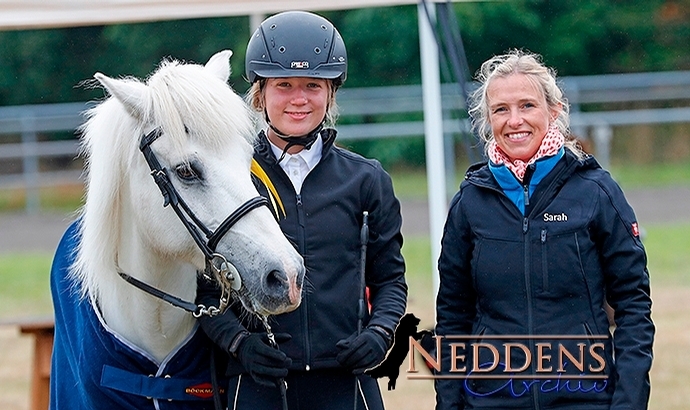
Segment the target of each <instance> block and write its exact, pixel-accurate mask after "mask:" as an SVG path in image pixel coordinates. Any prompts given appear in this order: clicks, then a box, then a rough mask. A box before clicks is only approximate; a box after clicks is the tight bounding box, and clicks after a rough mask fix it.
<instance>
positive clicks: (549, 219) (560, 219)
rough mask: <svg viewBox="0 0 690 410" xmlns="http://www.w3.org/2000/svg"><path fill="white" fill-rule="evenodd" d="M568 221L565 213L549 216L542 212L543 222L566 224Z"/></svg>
mask: <svg viewBox="0 0 690 410" xmlns="http://www.w3.org/2000/svg"><path fill="white" fill-rule="evenodd" d="M567 220H568V215H566V214H565V213H563V212H562V213H560V214H550V213H548V212H544V222H566V221H567Z"/></svg>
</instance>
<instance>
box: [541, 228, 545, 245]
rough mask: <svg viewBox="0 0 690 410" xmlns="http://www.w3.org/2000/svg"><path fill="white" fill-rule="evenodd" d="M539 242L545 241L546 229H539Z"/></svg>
mask: <svg viewBox="0 0 690 410" xmlns="http://www.w3.org/2000/svg"><path fill="white" fill-rule="evenodd" d="M541 243H546V229H542V230H541Z"/></svg>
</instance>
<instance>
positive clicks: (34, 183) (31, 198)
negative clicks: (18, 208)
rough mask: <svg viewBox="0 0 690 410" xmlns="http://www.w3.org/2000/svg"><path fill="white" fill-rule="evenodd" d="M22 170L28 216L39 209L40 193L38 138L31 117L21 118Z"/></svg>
mask: <svg viewBox="0 0 690 410" xmlns="http://www.w3.org/2000/svg"><path fill="white" fill-rule="evenodd" d="M21 124H22V168H23V173H24V186H25V187H26V188H25V189H26V204H25V209H26V212H27V213H29V214H36V213H38V211H39V210H40V208H41V192H40V186H39V181H38V171H39V168H38V153H37V152H36V150H37V144H36V142H37V141H38V136H37V135H36V131H35V130H34V121H33V118H32V117H22V119H21Z"/></svg>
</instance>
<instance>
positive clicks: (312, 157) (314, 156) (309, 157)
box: [267, 134, 323, 171]
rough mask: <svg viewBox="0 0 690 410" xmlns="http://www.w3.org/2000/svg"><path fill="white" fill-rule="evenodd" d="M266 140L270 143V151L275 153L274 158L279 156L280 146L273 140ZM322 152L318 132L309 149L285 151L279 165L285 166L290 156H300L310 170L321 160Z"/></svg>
mask: <svg viewBox="0 0 690 410" xmlns="http://www.w3.org/2000/svg"><path fill="white" fill-rule="evenodd" d="M267 139H268V138H267ZM268 142H269V143H270V144H271V151H273V155H275V157H276V158H280V156H281V155H282V154H283V150H282V149H281V148H278V147H277V146H276V145H275V144H274V143H273V142H271V140H270V139H269V140H268ZM322 152H323V139H321V134H319V135H318V136H317V137H316V140H315V141H314V143H313V144H312V146H311V147H310V148H309V149H303V150H302V151H300V152H297V153H295V154H288V153H286V154H285V158H284V159H283V160H282V161H281V162H280V166H281V167H282V166H285V164H287V163H288V161H290V158H292V157H301V158H302V159H303V160H304V162H305V163H306V164H307V167H308V168H309V170H310V171H311V170H312V169H314V167H315V166H316V164H318V163H319V161H320V160H321V153H322Z"/></svg>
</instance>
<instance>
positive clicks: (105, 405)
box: [50, 221, 227, 410]
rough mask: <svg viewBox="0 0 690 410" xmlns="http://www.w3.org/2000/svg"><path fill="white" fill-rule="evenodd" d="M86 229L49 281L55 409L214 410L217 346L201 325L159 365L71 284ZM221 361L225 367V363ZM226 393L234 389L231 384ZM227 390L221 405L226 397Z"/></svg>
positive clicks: (63, 250) (74, 234)
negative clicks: (213, 371) (112, 326)
mask: <svg viewBox="0 0 690 410" xmlns="http://www.w3.org/2000/svg"><path fill="white" fill-rule="evenodd" d="M78 224H79V221H77V222H75V223H73V224H72V225H71V226H70V227H69V228H68V229H67V231H66V232H65V234H64V235H63V237H62V240H61V241H60V244H59V245H58V248H57V251H56V254H55V258H54V260H53V266H52V269H51V273H50V276H51V278H50V281H51V292H52V296H53V306H54V309H55V342H54V345H53V356H52V367H51V377H50V409H52V410H80V409H89V410H97V409H108V410H113V409H136V410H142V409H156V410H161V409H200V410H201V409H204V410H205V409H209V410H210V409H213V408H214V406H213V396H212V385H211V373H210V367H211V365H210V363H211V359H212V353H211V351H212V349H214V345H213V343H212V342H211V341H210V340H209V339H208V338H207V336H206V335H205V334H204V333H203V331H201V329H200V327H199V326H198V325H197V326H196V328H195V330H194V331H193V332H192V334H190V336H189V337H188V338H187V339H186V341H185V342H184V343H182V344H181V345H180V346H179V347H178V348H177V349H176V350H175V351H173V352H171V353H170V355H168V357H167V358H166V359H165V360H164V361H163V362H162V363H157V362H156V360H154V359H153V358H152V357H151V356H150V355H148V354H147V353H146V352H144V351H143V350H142V349H140V348H137V347H136V346H134V345H132V344H131V343H128V342H127V340H125V339H124V338H122V337H120V336H118V335H117V334H116V333H115V332H114V331H112V330H111V329H109V328H108V326H107V325H106V324H105V323H104V321H103V319H102V317H101V315H100V313H99V312H98V311H97V309H94V306H93V304H92V303H91V301H90V300H89V299H88V298H80V296H79V291H78V289H77V287H76V286H75V284H74V282H73V280H72V279H71V278H70V277H69V275H68V272H69V268H70V266H71V265H72V263H73V262H74V258H75V256H76V255H75V254H76V249H77V245H78V243H79V229H78ZM216 353H217V354H215V355H214V356H215V357H216V358H217V359H221V360H220V361H221V362H223V363H218V365H217V366H216V368H217V369H225V367H226V364H225V363H224V362H225V360H226V359H225V357H226V355H225V354H223V353H221V352H220V351H217V352H216ZM218 384H219V386H221V387H222V388H224V387H225V386H227V381H226V380H225V378H223V380H219V382H218ZM223 393H224V392H223V391H222V390H221V395H220V396H221V398H225V397H226V395H225V394H223Z"/></svg>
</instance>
